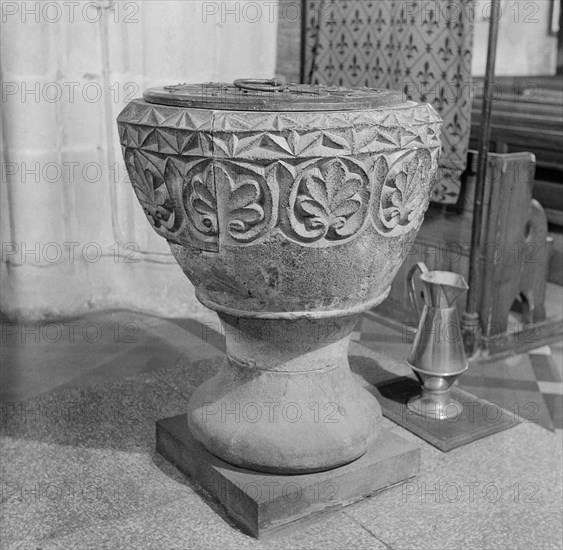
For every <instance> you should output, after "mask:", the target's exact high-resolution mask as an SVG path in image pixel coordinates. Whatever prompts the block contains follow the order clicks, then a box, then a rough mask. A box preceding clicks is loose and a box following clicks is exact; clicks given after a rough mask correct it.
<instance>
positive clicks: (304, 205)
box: [296, 159, 362, 237]
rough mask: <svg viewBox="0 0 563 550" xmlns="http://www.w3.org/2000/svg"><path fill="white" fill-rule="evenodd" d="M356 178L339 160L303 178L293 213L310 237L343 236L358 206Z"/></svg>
mask: <svg viewBox="0 0 563 550" xmlns="http://www.w3.org/2000/svg"><path fill="white" fill-rule="evenodd" d="M361 187H362V180H361V178H360V176H358V175H357V174H354V173H352V172H350V171H349V170H348V167H347V166H346V165H345V164H344V163H343V162H342V161H341V160H339V159H336V160H333V161H330V162H327V163H325V164H324V165H323V166H322V167H321V169H320V171H318V170H315V171H313V172H311V173H310V174H307V175H306V176H305V177H304V178H303V181H302V193H301V194H299V195H298V196H297V201H296V209H297V212H298V214H300V217H302V220H303V223H304V225H305V228H306V229H307V230H308V231H309V232H310V233H311V236H315V237H324V236H326V235H327V234H328V233H335V234H336V235H338V236H341V237H342V236H344V235H345V233H344V229H345V227H346V224H347V222H348V220H349V219H350V218H351V217H352V216H353V215H354V214H355V213H356V212H357V211H358V210H359V209H360V207H361V206H362V198H361V196H360V195H359V193H358V191H359V190H360V189H361Z"/></svg>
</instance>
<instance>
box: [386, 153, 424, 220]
mask: <svg viewBox="0 0 563 550" xmlns="http://www.w3.org/2000/svg"><path fill="white" fill-rule="evenodd" d="M428 170H429V165H428V163H425V162H424V160H423V158H422V157H421V155H419V154H415V155H414V156H413V157H412V158H411V159H409V160H406V161H403V164H402V168H401V169H400V171H399V172H398V173H396V174H395V176H394V177H393V176H390V177H389V179H388V180H387V181H386V182H385V185H384V187H383V191H382V194H381V204H380V219H381V222H382V223H383V225H384V227H385V228H387V229H388V230H393V229H395V228H397V227H398V226H410V225H411V224H412V223H413V222H415V221H416V220H417V219H418V218H419V216H420V213H421V209H422V208H423V207H424V206H425V204H426V196H427V179H428Z"/></svg>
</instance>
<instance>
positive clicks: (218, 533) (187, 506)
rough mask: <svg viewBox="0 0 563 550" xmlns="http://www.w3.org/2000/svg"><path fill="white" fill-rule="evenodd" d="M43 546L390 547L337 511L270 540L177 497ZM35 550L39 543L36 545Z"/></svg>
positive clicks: (59, 549) (148, 549)
mask: <svg viewBox="0 0 563 550" xmlns="http://www.w3.org/2000/svg"><path fill="white" fill-rule="evenodd" d="M41 548H42V550H68V549H70V548H72V549H75V550H94V549H108V550H131V549H143V550H164V549H166V550H187V549H190V550H192V549H193V550H200V549H201V550H211V549H217V550H219V549H220V550H239V549H240V550H242V549H264V550H288V549H292V550H299V549H303V550H310V549H311V550H312V549H315V550H317V549H319V550H320V549H321V548H322V549H323V550H324V549H326V550H343V549H348V548H350V549H358V550H359V549H362V550H367V549H373V550H383V549H385V548H387V547H386V546H385V544H384V543H382V542H381V541H379V540H378V539H377V538H375V537H374V536H372V535H371V534H370V533H369V532H368V531H366V530H365V529H363V528H362V527H361V526H360V525H359V524H358V523H357V522H356V521H355V520H354V519H353V518H350V517H348V516H346V515H345V514H342V513H339V512H336V513H335V514H333V515H332V516H331V517H330V520H327V521H319V522H318V523H317V524H315V525H312V526H310V527H308V528H307V529H304V530H301V531H299V532H296V533H295V534H293V535H288V536H286V537H283V538H280V539H277V540H276V539H273V540H269V541H266V542H262V541H257V540H256V539H254V538H252V537H249V536H247V535H244V534H243V533H241V532H240V531H238V530H237V529H233V528H232V527H231V526H230V525H229V523H228V522H227V521H226V520H225V519H223V518H221V517H219V516H217V514H216V513H215V512H214V511H213V510H212V509H211V508H210V507H209V506H207V504H206V503H204V502H202V501H200V502H194V501H192V500H191V499H179V500H176V501H174V502H171V503H169V504H167V505H165V506H162V507H158V508H155V509H152V510H149V511H147V512H144V513H142V514H140V515H139V516H138V517H135V518H130V519H127V520H125V521H112V522H108V523H105V524H104V525H96V526H90V527H88V528H86V529H82V530H79V531H76V532H75V533H72V534H70V535H67V536H64V537H60V538H57V539H55V540H52V541H47V542H45V543H42V544H41ZM33 550H35V548H34V549H33Z"/></svg>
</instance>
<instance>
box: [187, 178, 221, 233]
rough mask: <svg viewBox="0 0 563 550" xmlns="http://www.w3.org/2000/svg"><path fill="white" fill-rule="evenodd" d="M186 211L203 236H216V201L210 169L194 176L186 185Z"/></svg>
mask: <svg viewBox="0 0 563 550" xmlns="http://www.w3.org/2000/svg"><path fill="white" fill-rule="evenodd" d="M188 189H189V191H188V201H187V209H188V212H189V213H190V214H191V217H192V220H193V223H194V225H195V227H196V229H197V230H198V231H199V232H200V233H202V234H203V235H217V234H218V222H217V199H216V197H215V182H214V179H213V172H212V170H211V169H210V168H208V169H206V170H205V171H204V172H200V173H198V174H196V175H195V176H194V177H193V178H192V180H191V181H190V182H189V183H188Z"/></svg>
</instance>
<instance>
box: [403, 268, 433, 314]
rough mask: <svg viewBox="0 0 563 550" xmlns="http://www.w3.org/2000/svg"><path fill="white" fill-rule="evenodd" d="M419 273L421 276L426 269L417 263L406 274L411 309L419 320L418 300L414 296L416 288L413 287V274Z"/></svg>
mask: <svg viewBox="0 0 563 550" xmlns="http://www.w3.org/2000/svg"><path fill="white" fill-rule="evenodd" d="M417 270H418V271H420V273H421V275H422V274H424V273H428V268H427V267H426V265H425V264H424V263H423V262H418V263H416V264H414V265H413V266H412V267H411V268H410V269H409V272H408V273H407V286H408V289H409V300H410V302H411V307H412V309H413V311H414V312H415V313H416V315H417V317H418V318H419V319H420V315H421V309H420V306H419V304H418V298H417V296H416V288H415V285H414V274H415V272H416V271H417Z"/></svg>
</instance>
